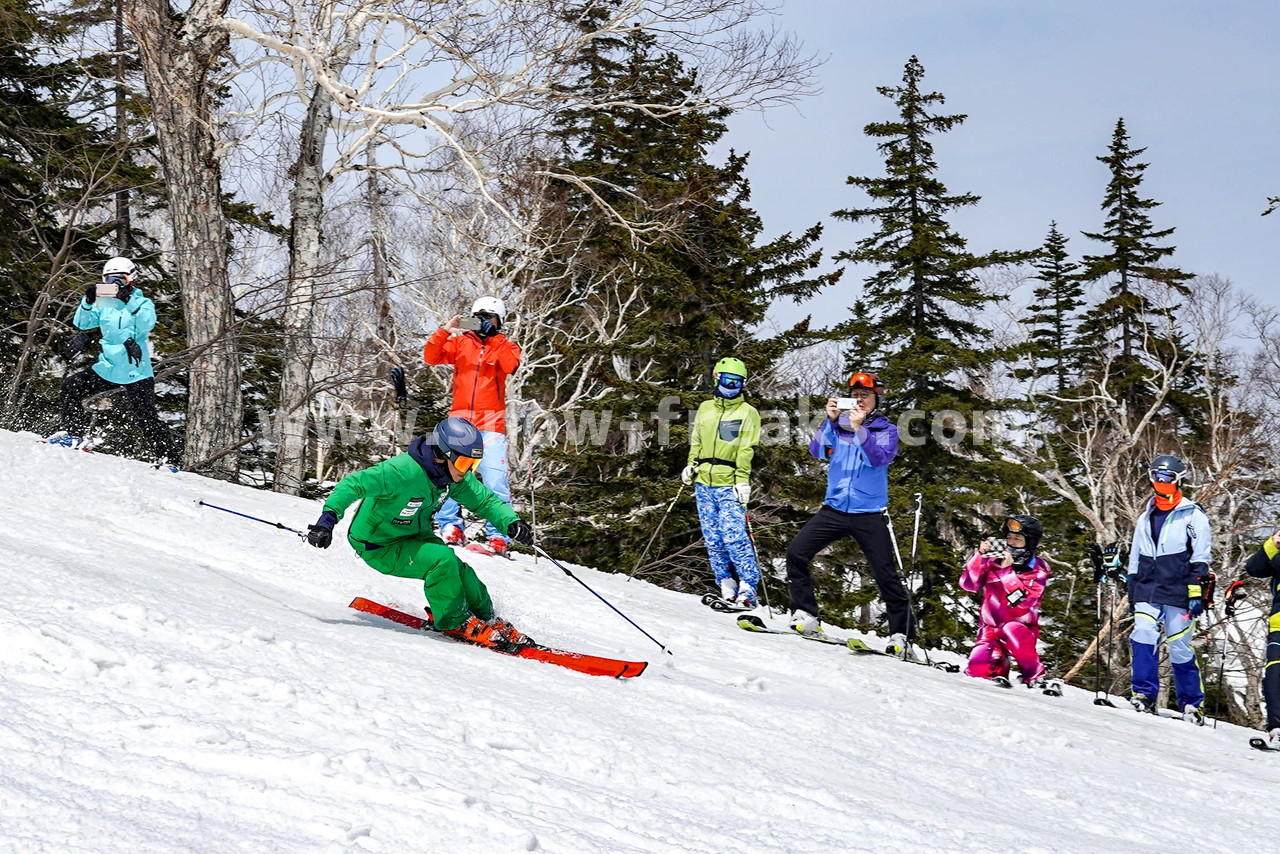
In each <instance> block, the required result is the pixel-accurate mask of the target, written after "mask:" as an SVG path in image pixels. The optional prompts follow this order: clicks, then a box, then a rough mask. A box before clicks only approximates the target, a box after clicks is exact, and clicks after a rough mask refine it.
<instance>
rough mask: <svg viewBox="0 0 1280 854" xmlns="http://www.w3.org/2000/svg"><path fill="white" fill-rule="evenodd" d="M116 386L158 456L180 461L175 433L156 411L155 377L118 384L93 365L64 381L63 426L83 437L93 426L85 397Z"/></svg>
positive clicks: (64, 428) (73, 433)
mask: <svg viewBox="0 0 1280 854" xmlns="http://www.w3.org/2000/svg"><path fill="white" fill-rule="evenodd" d="M113 388H118V389H121V392H120V394H121V395H122V396H123V397H124V399H125V403H126V405H127V406H128V407H129V413H130V415H132V416H133V423H134V424H135V425H136V426H137V428H138V430H139V431H140V432H141V433H142V435H143V438H145V439H146V440H147V441H148V442H150V443H151V447H152V448H153V449H154V450H155V452H156V455H157V456H160V457H164V458H165V459H167V460H170V461H172V462H177V460H178V449H177V446H176V445H175V444H174V441H173V434H172V433H171V432H169V428H168V427H166V426H165V425H164V422H163V421H161V420H160V414H159V413H158V412H156V381H155V380H154V379H153V378H151V377H147V378H146V379H145V380H138V381H137V382H134V383H128V384H127V385H118V384H117V383H113V382H111V381H110V380H104V379H103V378H102V377H100V376H98V374H97V373H96V372H95V371H94V370H93V368H86V369H85V370H83V371H79V372H77V373H74V374H72V375H71V376H69V377H67V378H66V379H65V380H63V381H62V407H61V413H60V416H61V422H62V429H63V430H66V431H67V432H68V433H70V434H72V435H73V436H83V435H84V432H85V430H87V429H89V415H88V413H87V412H85V411H84V401H85V398H87V397H91V396H93V395H95V394H98V393H99V392H103V391H108V390H110V389H113Z"/></svg>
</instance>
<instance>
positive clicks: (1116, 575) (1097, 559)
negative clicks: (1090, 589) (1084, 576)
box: [1090, 543, 1129, 584]
mask: <svg viewBox="0 0 1280 854" xmlns="http://www.w3.org/2000/svg"><path fill="white" fill-rule="evenodd" d="M1090 552H1091V553H1090V558H1091V559H1092V560H1093V583H1094V584H1101V583H1102V580H1103V579H1104V578H1110V579H1111V580H1112V581H1114V582H1116V583H1117V584H1124V583H1125V580H1126V579H1125V572H1124V571H1125V568H1126V567H1127V564H1128V558H1129V556H1128V554H1127V550H1126V549H1122V548H1121V547H1120V544H1119V543H1111V544H1110V545H1108V546H1099V545H1098V544H1097V543H1094V544H1093V546H1091V547H1090Z"/></svg>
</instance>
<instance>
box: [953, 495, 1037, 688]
mask: <svg viewBox="0 0 1280 854" xmlns="http://www.w3.org/2000/svg"><path fill="white" fill-rule="evenodd" d="M1001 535H1002V536H1003V537H1004V542H1003V543H993V542H992V541H990V540H983V541H982V544H981V545H979V546H978V551H977V552H976V553H975V554H974V556H973V557H972V558H970V559H969V563H968V564H967V565H966V566H965V568H964V572H962V573H961V574H960V586H961V587H962V588H964V589H965V590H968V591H969V592H971V593H981V594H982V610H981V612H980V614H979V617H978V636H977V639H976V640H975V642H974V645H973V651H972V652H970V653H969V666H968V667H967V668H966V669H965V673H966V674H968V675H969V676H973V677H975V678H977V679H993V678H995V677H1000V678H1002V679H1007V678H1008V677H1009V665H1010V662H1011V661H1012V662H1014V663H1016V664H1017V665H1018V674H1019V678H1020V679H1021V680H1022V683H1023V684H1024V685H1026V686H1028V687H1043V684H1042V683H1043V680H1044V674H1045V668H1044V665H1043V664H1041V663H1040V653H1039V652H1038V651H1037V650H1036V642H1037V641H1038V640H1039V639H1040V600H1041V598H1042V597H1043V596H1044V588H1045V584H1046V583H1047V582H1048V580H1049V564H1048V562H1047V561H1045V560H1044V558H1042V557H1040V556H1038V555H1037V554H1036V549H1037V548H1039V546H1040V538H1041V537H1042V536H1043V535H1044V528H1043V527H1042V526H1041V524H1040V520H1039V519H1037V518H1036V517H1035V516H1026V515H1021V514H1017V515H1013V516H1009V517H1007V518H1006V519H1005V520H1004V527H1003V529H1002V530H1001Z"/></svg>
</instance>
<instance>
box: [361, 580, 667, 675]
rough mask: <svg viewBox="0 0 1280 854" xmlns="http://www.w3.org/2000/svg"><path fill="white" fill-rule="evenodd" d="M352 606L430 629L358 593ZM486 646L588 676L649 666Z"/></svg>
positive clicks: (575, 654)
mask: <svg viewBox="0 0 1280 854" xmlns="http://www.w3.org/2000/svg"><path fill="white" fill-rule="evenodd" d="M351 607H352V608H353V609H355V610H357V611H362V612H364V613H366V614H373V615H374V616H375V617H382V618H383V619H384V620H390V621H391V622H393V623H399V624H400V625H402V626H408V627H409V628H411V629H417V630H419V631H432V627H431V623H430V622H429V621H428V620H427V619H426V618H424V617H417V616H414V615H413V614H406V613H405V612H404V611H397V610H396V609H395V608H389V607H387V606H386V605H380V604H378V603H377V602H373V601H371V600H369V599H365V598H363V597H360V596H357V597H356V598H355V599H352V600H351ZM486 648H487V649H492V650H493V651H494V652H499V653H502V654H503V655H510V656H512V657H514V658H531V659H533V660H534V661H545V662H546V663H547V664H555V665H558V666H560V667H566V668H568V669H569V670H576V671H578V672H579V673H586V674H589V675H591V676H612V677H614V678H616V679H630V678H632V677H635V676H639V675H640V674H641V673H644V669H645V668H646V667H648V666H649V662H647V661H621V660H619V659H616V658H601V657H600V656H596V655H583V654H582V653H579V652H568V651H566V650H563V649H551V648H550V647H545V646H541V645H539V644H530V645H528V646H522V647H518V648H516V649H515V650H512V651H507V650H503V649H498V648H497V647H492V646H491V647H486Z"/></svg>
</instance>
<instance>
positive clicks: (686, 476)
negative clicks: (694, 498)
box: [680, 466, 698, 486]
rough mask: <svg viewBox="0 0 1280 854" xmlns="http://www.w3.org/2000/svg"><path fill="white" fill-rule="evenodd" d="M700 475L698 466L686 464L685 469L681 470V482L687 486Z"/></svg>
mask: <svg viewBox="0 0 1280 854" xmlns="http://www.w3.org/2000/svg"><path fill="white" fill-rule="evenodd" d="M697 476H698V467H697V466H685V467H684V471H682V472H680V482H681V483H683V484H684V485H685V486H692V485H693V479H694V478H695V477H697Z"/></svg>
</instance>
